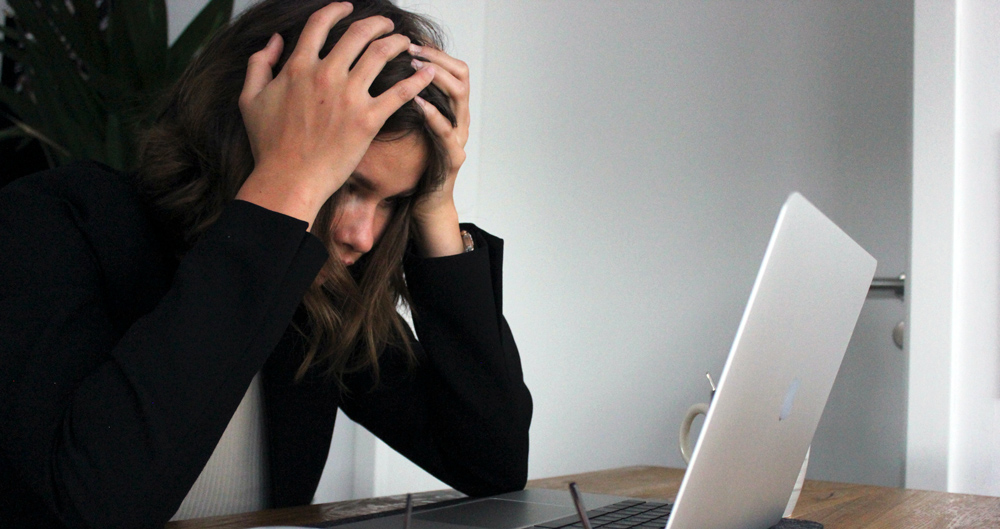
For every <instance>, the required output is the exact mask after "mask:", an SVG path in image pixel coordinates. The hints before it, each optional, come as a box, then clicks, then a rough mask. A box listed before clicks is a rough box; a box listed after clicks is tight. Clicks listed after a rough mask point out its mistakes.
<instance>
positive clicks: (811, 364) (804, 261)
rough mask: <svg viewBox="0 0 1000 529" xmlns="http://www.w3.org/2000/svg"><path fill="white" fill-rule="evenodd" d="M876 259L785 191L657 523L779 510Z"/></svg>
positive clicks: (769, 514) (755, 521) (749, 523)
mask: <svg viewBox="0 0 1000 529" xmlns="http://www.w3.org/2000/svg"><path fill="white" fill-rule="evenodd" d="M875 264H876V262H875V259H874V258H873V257H872V256H871V255H869V254H868V253H867V252H866V251H865V250H864V249H863V248H861V246H859V245H858V244H857V243H855V242H854V241H853V240H851V238H850V237H848V236H847V234H845V233H844V232H843V231H842V230H841V229H840V228H838V227H837V226H836V225H835V224H834V223H833V222H832V221H830V220H829V219H828V218H826V216H824V215H823V214H822V213H821V212H820V211H819V210H818V209H816V207H815V206H813V205H812V204H811V203H809V201H807V200H806V199H805V198H804V197H802V195H800V194H798V193H793V194H792V195H791V196H789V197H788V200H787V201H786V202H785V204H784V206H782V208H781V212H780V213H779V215H778V221H777V223H776V225H775V227H774V231H773V232H772V234H771V240H770V242H769V243H768V246H767V250H766V252H765V253H764V260H763V263H762V264H761V267H760V270H759V272H758V273H757V279H756V281H755V282H754V286H753V290H752V291H751V292H750V300H749V301H748V303H747V306H746V309H745V311H744V313H743V319H742V321H741V322H740V325H739V329H738V330H737V331H736V338H735V340H734V341H733V345H732V349H731V350H730V352H729V358H728V360H727V361H726V364H725V366H724V368H723V371H722V376H721V377H720V379H719V384H718V388H717V391H716V393H715V397H714V398H713V401H712V404H711V406H710V408H709V411H708V414H707V415H706V417H705V422H704V424H703V426H702V430H701V433H700V435H699V439H698V443H697V445H696V447H695V449H694V453H693V454H692V457H691V463H690V465H689V466H688V469H687V472H686V473H685V475H684V480H683V481H682V483H681V487H680V490H679V492H678V494H677V499H676V502H675V505H674V509H673V512H672V513H671V515H670V519H669V522H668V523H667V529H694V528H698V529H707V528H733V529H736V528H766V527H770V526H772V525H774V524H776V523H777V522H778V521H779V520H780V519H781V516H782V513H783V512H784V509H785V506H786V504H787V503H788V498H789V495H790V494H791V492H792V488H793V487H794V485H795V480H796V478H797V477H798V474H799V470H800V467H801V466H802V460H803V459H804V457H805V454H806V450H807V449H808V448H809V445H810V443H811V442H812V438H813V434H815V432H816V426H817V425H818V424H819V419H820V416H821V415H822V413H823V408H824V407H825V406H826V401H827V398H828V397H829V396H830V390H831V389H832V387H833V383H834V380H835V379H836V377H837V372H838V370H839V369H840V363H841V361H842V360H843V358H844V353H845V352H846V351H847V345H848V342H849V341H850V339H851V335H852V334H853V333H854V326H855V324H856V323H857V320H858V316H859V315H860V313H861V307H862V305H863V304H864V301H865V297H866V296H867V293H868V288H869V286H870V285H871V280H872V276H873V275H874V273H875Z"/></svg>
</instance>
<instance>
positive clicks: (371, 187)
mask: <svg viewBox="0 0 1000 529" xmlns="http://www.w3.org/2000/svg"><path fill="white" fill-rule="evenodd" d="M350 179H351V180H353V181H354V183H355V184H357V185H358V186H361V187H363V188H364V189H365V190H366V191H377V190H378V186H377V185H375V182H372V181H371V180H369V179H368V177H367V176H365V175H363V174H361V173H357V172H355V173H351V177H350ZM416 193H417V188H416V187H413V188H410V189H407V190H406V191H403V192H401V193H396V194H395V195H393V196H391V197H387V198H409V197H411V196H413V195H415V194H416Z"/></svg>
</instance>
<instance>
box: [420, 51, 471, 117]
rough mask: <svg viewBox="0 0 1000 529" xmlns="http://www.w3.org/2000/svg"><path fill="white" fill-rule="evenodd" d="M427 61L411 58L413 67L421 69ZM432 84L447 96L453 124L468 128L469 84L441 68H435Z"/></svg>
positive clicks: (425, 65)
mask: <svg viewBox="0 0 1000 529" xmlns="http://www.w3.org/2000/svg"><path fill="white" fill-rule="evenodd" d="M428 64H429V63H422V62H420V61H419V60H417V59H414V60H413V68H414V69H415V70H421V69H423V68H425V67H427V65H428ZM433 84H434V86H437V87H438V88H440V89H441V91H442V92H444V93H445V95H447V96H448V106H449V107H451V111H452V113H453V114H454V115H455V126H456V127H463V128H465V129H468V128H469V124H470V122H471V119H470V116H469V84H468V83H465V82H462V81H460V80H459V79H456V78H455V77H454V76H452V75H451V74H450V73H448V72H445V71H443V70H442V69H441V68H435V73H434V81H433Z"/></svg>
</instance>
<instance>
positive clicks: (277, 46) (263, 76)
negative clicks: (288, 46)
mask: <svg viewBox="0 0 1000 529" xmlns="http://www.w3.org/2000/svg"><path fill="white" fill-rule="evenodd" d="M284 47H285V43H284V41H283V40H282V39H281V35H279V34H277V33H275V34H274V35H271V40H269V41H267V46H264V49H262V50H260V51H258V52H257V53H254V54H253V55H251V56H250V60H249V61H248V62H247V75H246V79H245V80H244V81H243V91H242V92H240V104H243V105H245V104H247V103H249V102H250V100H252V99H253V98H254V97H256V96H257V94H259V93H260V91H261V90H263V89H264V88H265V87H266V86H267V84H268V83H270V82H271V81H272V80H273V79H274V65H276V64H278V58H280V57H281V50H282V49H283V48H284Z"/></svg>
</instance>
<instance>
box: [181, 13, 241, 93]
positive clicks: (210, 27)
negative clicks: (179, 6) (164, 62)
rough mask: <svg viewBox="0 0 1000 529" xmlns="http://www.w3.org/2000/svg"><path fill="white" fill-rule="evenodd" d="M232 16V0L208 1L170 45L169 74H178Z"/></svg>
mask: <svg viewBox="0 0 1000 529" xmlns="http://www.w3.org/2000/svg"><path fill="white" fill-rule="evenodd" d="M232 17H233V0H211V1H209V2H208V3H207V4H206V5H205V7H203V8H202V9H201V12H200V13H198V15H197V16H196V17H194V19H193V20H191V23H189V24H188V26H187V27H186V28H184V31H183V32H182V33H181V34H180V36H179V37H177V40H176V41H174V45H173V46H171V47H170V52H169V54H170V60H169V65H168V74H169V76H170V77H171V78H175V77H177V76H179V75H180V74H181V72H183V71H184V68H186V67H187V65H188V63H189V62H191V59H192V58H194V56H195V54H196V53H198V52H199V51H200V50H201V48H202V47H203V46H204V45H205V43H207V42H208V39H209V38H210V37H211V36H212V35H214V34H215V32H216V30H218V29H219V28H220V27H222V26H223V25H224V24H225V23H226V22H228V21H229V19H231V18H232Z"/></svg>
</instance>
